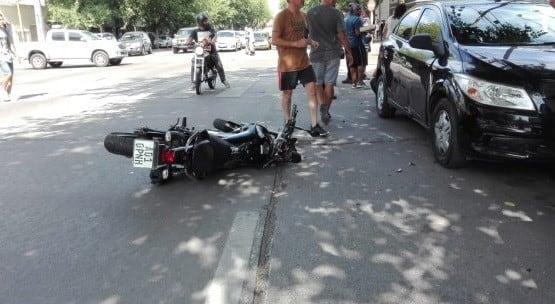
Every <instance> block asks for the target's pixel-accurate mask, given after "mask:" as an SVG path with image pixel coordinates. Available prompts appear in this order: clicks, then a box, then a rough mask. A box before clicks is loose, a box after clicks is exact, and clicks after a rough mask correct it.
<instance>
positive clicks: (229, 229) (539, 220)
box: [0, 47, 555, 304]
mask: <svg viewBox="0 0 555 304" xmlns="http://www.w3.org/2000/svg"><path fill="white" fill-rule="evenodd" d="M376 51H377V49H376V47H374V48H373V52H374V53H375V52H376ZM221 56H222V59H223V62H224V65H225V67H226V72H227V74H228V79H229V81H230V83H231V86H232V87H231V88H230V89H224V88H223V85H221V84H220V83H218V87H217V88H216V90H214V91H210V90H207V91H206V93H205V94H204V95H202V96H196V95H195V94H194V92H191V91H188V87H189V85H188V81H187V77H188V76H187V75H188V71H189V60H190V54H172V53H171V51H167V50H160V51H157V52H155V53H154V54H153V55H148V56H144V57H142V56H138V57H130V58H126V59H124V61H123V63H122V65H121V66H118V67H107V68H95V67H91V66H85V65H64V66H62V67H61V68H59V69H46V70H41V71H36V70H31V69H30V68H29V67H28V66H26V65H25V64H21V65H18V66H17V67H16V78H15V87H14V95H16V96H17V97H18V98H17V100H16V101H13V102H10V103H2V104H0V134H1V135H2V136H1V137H0V155H1V156H0V164H1V168H2V170H3V174H1V175H0V193H1V196H0V218H1V220H0V244H1V245H0V303H41V304H43V303H102V304H115V303H117V304H121V303H230V304H231V303H258V304H262V303H268V304H269V303H272V304H275V303H278V304H281V303H342V304H343V303H345V304H347V303H348V304H355V303H356V304H359V303H423V304H424V303H553V302H555V290H554V289H553V287H552V286H553V279H554V274H555V266H554V264H553V262H551V261H550V260H549V258H550V257H551V256H552V254H551V252H552V251H553V249H554V248H555V242H554V241H553V237H552V231H554V228H555V221H554V220H555V202H554V199H553V198H554V197H555V195H554V194H555V190H554V189H555V187H554V186H555V174H554V173H553V172H554V171H553V170H552V167H548V166H545V165H542V164H517V163H512V162H502V163H492V162H483V161H474V162H471V163H470V164H469V166H468V167H466V168H463V169H459V170H447V169H444V168H442V167H440V166H439V165H438V164H436V163H435V162H434V160H433V156H432V152H431V149H430V142H429V137H428V134H427V132H426V131H425V130H424V129H422V128H421V127H420V126H419V125H417V124H416V123H413V122H412V121H410V120H409V119H407V118H405V117H402V116H397V117H395V118H393V119H389V120H384V119H379V118H378V117H377V115H376V113H375V109H374V106H373V102H374V95H373V93H372V92H371V91H370V90H355V89H352V88H351V87H350V86H349V85H345V84H340V85H339V86H338V88H337V100H336V101H334V104H333V106H332V121H331V122H330V124H329V125H328V129H329V130H330V132H331V135H330V137H329V138H327V139H313V138H311V137H309V136H307V135H306V133H304V132H302V131H299V132H297V133H295V134H296V136H297V137H298V138H299V145H298V147H299V150H300V151H301V153H302V155H303V162H301V163H299V164H289V165H286V166H282V167H278V168H267V169H265V170H257V169H240V170H232V171H226V172H221V173H218V174H215V175H213V176H209V177H207V178H206V179H204V180H199V181H197V180H190V179H188V178H181V179H177V180H175V181H174V182H172V183H170V184H168V185H165V186H161V187H159V186H153V185H151V184H150V181H149V179H148V172H145V171H141V170H136V169H134V168H133V167H132V166H131V163H130V161H129V160H128V159H126V158H124V157H120V156H116V155H112V154H109V153H107V152H106V151H105V150H104V148H103V145H102V141H103V138H104V136H105V135H106V134H108V133H109V132H112V131H131V130H132V129H133V128H135V127H140V126H145V125H148V126H150V127H155V128H165V127H167V126H169V125H170V124H171V123H174V122H175V121H176V119H177V118H178V117H182V116H187V121H188V124H189V126H195V127H197V128H205V127H210V125H211V122H212V120H213V119H214V118H217V117H220V118H225V119H231V120H235V121H238V122H250V121H262V122H264V123H266V124H267V125H268V126H269V127H271V128H273V129H277V128H279V127H280V124H281V119H282V118H281V106H280V101H279V100H280V99H279V96H280V95H279V92H278V91H277V83H276V79H275V75H276V73H275V63H276V60H277V59H276V53H275V51H273V50H272V51H258V52H257V53H256V55H255V56H247V55H245V54H244V53H242V52H237V53H233V52H229V53H228V52H226V53H223V54H222V55H221ZM371 68H372V67H369V70H371ZM340 74H341V75H340V78H341V79H343V77H344V75H345V71H344V67H343V64H342V70H341V71H340ZM294 102H295V103H297V104H298V105H299V109H300V113H299V118H298V122H299V125H300V126H302V127H307V126H308V121H309V119H308V113H307V107H306V98H305V95H304V93H303V91H302V89H301V88H299V89H297V90H296V92H295V93H294Z"/></svg>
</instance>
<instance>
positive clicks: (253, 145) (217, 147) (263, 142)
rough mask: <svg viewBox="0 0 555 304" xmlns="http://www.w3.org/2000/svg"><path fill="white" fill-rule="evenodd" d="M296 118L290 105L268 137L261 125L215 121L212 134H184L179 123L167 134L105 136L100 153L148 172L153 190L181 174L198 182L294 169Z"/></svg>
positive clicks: (139, 131) (146, 132) (138, 132)
mask: <svg viewBox="0 0 555 304" xmlns="http://www.w3.org/2000/svg"><path fill="white" fill-rule="evenodd" d="M297 112H298V111H297V106H296V105H293V106H292V114H291V120H289V121H288V122H286V123H285V125H284V127H283V129H282V130H281V131H279V132H272V131H269V130H268V129H267V128H266V127H265V126H263V125H262V124H260V123H249V124H238V123H235V122H232V121H227V120H223V119H215V120H214V123H213V125H214V127H215V128H216V130H208V129H202V130H198V131H197V130H195V129H194V128H188V127H187V118H186V117H183V118H182V119H181V122H180V120H179V119H178V121H177V123H176V124H174V125H172V126H170V128H169V129H168V131H160V130H155V129H151V128H148V127H143V128H138V129H136V130H135V131H134V132H133V133H121V132H113V133H110V134H108V135H107V136H106V138H105V139H104V147H105V148H106V150H108V152H110V153H113V154H118V155H123V156H125V157H128V158H132V159H133V166H134V167H136V168H146V169H150V180H151V182H152V183H153V184H162V183H164V182H166V181H168V180H170V179H171V178H172V177H174V176H176V175H180V174H185V175H187V176H191V177H194V178H203V177H205V176H206V175H207V174H209V173H212V172H214V171H217V170H223V169H233V168H238V167H247V166H248V167H257V168H265V167H268V166H270V165H277V164H281V163H286V162H293V163H298V162H300V161H301V159H302V157H301V154H300V153H299V152H298V151H297V149H296V148H295V144H296V142H297V139H296V138H294V137H293V131H294V130H295V129H296V128H297V127H296V126H295V124H296V117H297Z"/></svg>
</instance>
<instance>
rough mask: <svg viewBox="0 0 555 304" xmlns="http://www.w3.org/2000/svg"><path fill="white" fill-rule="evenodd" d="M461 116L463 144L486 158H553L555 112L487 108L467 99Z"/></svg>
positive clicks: (543, 109)
mask: <svg viewBox="0 0 555 304" xmlns="http://www.w3.org/2000/svg"><path fill="white" fill-rule="evenodd" d="M467 105H468V113H467V114H466V115H463V117H462V120H461V123H462V124H461V125H462V127H463V137H462V140H463V147H466V149H467V150H469V151H468V152H470V153H469V154H470V155H472V154H474V155H476V156H487V157H488V158H500V159H521V160H540V161H541V160H555V114H554V113H553V112H552V111H551V110H550V109H549V108H548V107H547V106H545V105H544V106H541V107H540V111H537V112H534V111H519V110H509V109H502V108H497V107H488V106H483V105H479V104H476V103H474V102H471V101H468V100H467Z"/></svg>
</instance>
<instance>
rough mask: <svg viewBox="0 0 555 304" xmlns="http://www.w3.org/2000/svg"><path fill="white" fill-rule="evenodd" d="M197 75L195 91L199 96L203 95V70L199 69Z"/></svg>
mask: <svg viewBox="0 0 555 304" xmlns="http://www.w3.org/2000/svg"><path fill="white" fill-rule="evenodd" d="M196 73H197V75H196V81H195V91H196V92H197V95H201V94H202V90H201V87H202V71H201V69H198V70H197V71H196Z"/></svg>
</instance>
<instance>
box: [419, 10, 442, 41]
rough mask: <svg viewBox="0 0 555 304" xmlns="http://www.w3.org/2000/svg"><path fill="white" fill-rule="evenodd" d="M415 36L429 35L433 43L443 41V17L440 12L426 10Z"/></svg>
mask: <svg viewBox="0 0 555 304" xmlns="http://www.w3.org/2000/svg"><path fill="white" fill-rule="evenodd" d="M414 34H415V35H416V34H429V35H430V36H431V37H432V41H433V42H440V41H441V40H442V39H441V17H440V15H439V13H438V12H436V11H434V10H431V9H425V10H424V12H423V13H422V17H420V21H418V25H417V26H416V30H415V31H414Z"/></svg>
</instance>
